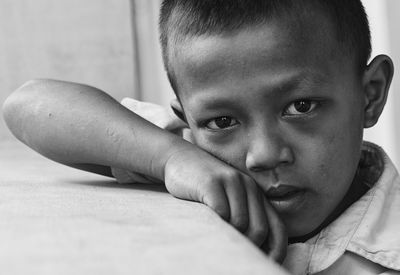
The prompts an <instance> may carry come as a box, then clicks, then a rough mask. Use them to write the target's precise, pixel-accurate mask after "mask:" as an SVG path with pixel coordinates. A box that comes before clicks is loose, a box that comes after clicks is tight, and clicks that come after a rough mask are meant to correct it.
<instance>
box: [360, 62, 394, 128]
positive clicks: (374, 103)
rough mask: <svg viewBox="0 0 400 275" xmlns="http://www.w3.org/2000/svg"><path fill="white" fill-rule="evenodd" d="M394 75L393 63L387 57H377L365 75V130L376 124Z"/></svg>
mask: <svg viewBox="0 0 400 275" xmlns="http://www.w3.org/2000/svg"><path fill="white" fill-rule="evenodd" d="M393 73H394V67H393V62H392V60H391V59H390V57H388V56H386V55H379V56H377V57H375V58H374V59H373V60H372V61H371V63H370V64H369V65H368V67H367V69H366V70H365V72H364V75H363V89H364V98H365V108H364V128H369V127H372V126H374V125H375V124H376V122H377V121H378V119H379V116H380V115H381V113H382V111H383V108H384V106H385V103H386V99H387V95H388V92H389V87H390V83H391V82H392V78H393Z"/></svg>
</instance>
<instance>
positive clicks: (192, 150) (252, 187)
mask: <svg viewBox="0 0 400 275" xmlns="http://www.w3.org/2000/svg"><path fill="white" fill-rule="evenodd" d="M164 181H165V185H166V188H167V190H168V191H169V192H170V193H171V194H172V195H173V196H175V197H178V198H181V199H186V200H192V201H198V202H201V203H204V204H206V205H208V206H209V207H211V208H212V209H213V210H214V211H215V212H216V213H217V214H218V215H219V216H221V217H222V218H223V219H224V220H226V221H228V222H229V223H230V224H232V225H233V226H234V227H235V228H236V229H238V230H239V231H240V232H242V233H243V234H244V235H246V236H247V237H248V238H249V239H250V240H251V241H253V242H254V243H255V244H256V245H257V246H260V247H262V249H263V250H264V251H265V252H267V253H268V254H269V255H270V256H271V257H272V258H273V259H274V260H276V261H278V262H281V261H282V260H283V259H284V257H285V254H286V246H287V238H286V231H285V227H284V225H283V223H282V222H281V220H280V219H279V217H278V216H277V214H276V213H275V211H274V209H273V208H272V206H271V205H270V204H269V203H268V202H267V200H266V198H265V196H264V195H263V192H262V191H261V189H260V188H259V187H258V186H257V184H256V183H255V181H254V180H253V179H252V178H250V177H249V176H247V175H246V174H244V173H242V172H240V171H239V170H237V169H235V168H233V167H231V166H229V165H228V164H226V163H224V162H222V161H220V160H218V159H217V158H215V157H213V156H212V155H210V154H208V153H207V152H205V151H203V150H201V149H199V148H196V147H194V146H190V147H189V148H185V149H183V150H179V151H176V152H174V153H173V154H171V155H170V156H169V158H168V160H167V161H166V163H165V166H164Z"/></svg>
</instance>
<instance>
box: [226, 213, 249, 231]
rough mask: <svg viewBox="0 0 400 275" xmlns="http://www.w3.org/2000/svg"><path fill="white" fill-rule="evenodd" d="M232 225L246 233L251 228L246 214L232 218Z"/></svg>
mask: <svg viewBox="0 0 400 275" xmlns="http://www.w3.org/2000/svg"><path fill="white" fill-rule="evenodd" d="M230 223H231V224H232V225H233V226H234V227H235V228H236V229H238V230H239V231H240V232H245V231H246V230H247V228H248V226H249V218H248V216H247V215H245V214H241V215H235V216H233V217H232V218H231V221H230Z"/></svg>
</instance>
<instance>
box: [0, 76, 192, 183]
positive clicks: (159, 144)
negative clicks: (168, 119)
mask: <svg viewBox="0 0 400 275" xmlns="http://www.w3.org/2000/svg"><path fill="white" fill-rule="evenodd" d="M3 112H4V118H5V121H6V123H7V125H8V127H9V128H10V130H11V132H12V133H13V134H14V135H15V136H16V137H17V138H18V139H19V140H21V141H22V142H23V143H25V144H27V145H28V146H29V147H31V148H32V149H34V150H35V151H37V152H39V153H40V154H42V155H44V156H46V157H48V158H50V159H52V160H54V161H57V162H60V163H62V164H66V165H69V166H72V167H75V168H79V169H83V170H87V171H90V172H95V173H98V174H103V175H107V176H111V172H110V168H109V167H110V166H111V167H119V168H123V169H127V170H130V171H136V172H139V173H143V174H146V175H149V176H152V177H155V178H157V179H160V180H163V167H164V163H165V161H166V158H167V156H168V153H167V152H168V151H169V150H171V149H172V145H174V144H177V143H178V144H179V145H178V146H182V145H183V146H184V145H185V143H186V142H185V141H183V140H181V139H180V138H178V137H176V136H174V135H172V134H170V133H168V132H167V131H164V130H162V129H160V128H158V127H156V126H154V125H153V124H151V123H149V122H147V121H146V120H144V119H142V118H141V117H139V116H137V115H135V114H134V113H132V112H130V111H128V110H127V109H126V108H125V107H123V106H122V105H121V104H119V103H118V102H117V101H116V100H114V99H113V98H112V97H110V96H109V95H107V94H106V93H104V92H102V91H100V90H99V89H96V88H93V87H90V86H86V85H82V84H76V83H68V82H63V81H55V80H34V81H30V82H28V83H26V84H25V85H23V86H22V87H20V88H19V89H17V90H16V91H15V92H14V93H13V94H12V95H11V96H10V97H9V98H8V99H7V100H6V102H5V103H4V106H3Z"/></svg>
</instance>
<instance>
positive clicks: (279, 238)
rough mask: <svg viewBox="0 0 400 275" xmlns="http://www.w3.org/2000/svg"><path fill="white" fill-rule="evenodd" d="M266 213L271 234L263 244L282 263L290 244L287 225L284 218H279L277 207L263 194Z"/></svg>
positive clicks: (270, 254) (271, 255)
mask: <svg viewBox="0 0 400 275" xmlns="http://www.w3.org/2000/svg"><path fill="white" fill-rule="evenodd" d="M263 200H264V206H265V213H266V215H267V219H268V227H269V234H268V239H267V242H266V243H265V244H264V245H263V247H262V248H263V250H264V249H265V250H266V251H267V252H268V254H269V256H270V257H271V258H272V259H274V260H275V261H277V262H278V263H282V262H283V260H284V259H285V256H286V249H287V246H288V238H287V232H286V227H285V225H284V224H283V222H282V220H281V219H280V218H279V216H278V214H277V213H276V211H275V209H274V208H273V207H272V206H271V204H269V202H268V201H267V199H266V198H265V197H264V196H263Z"/></svg>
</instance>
